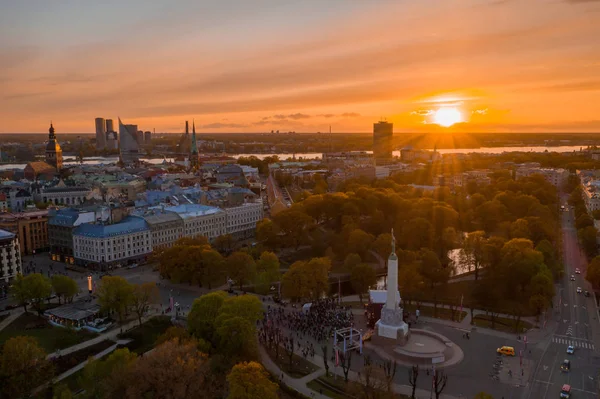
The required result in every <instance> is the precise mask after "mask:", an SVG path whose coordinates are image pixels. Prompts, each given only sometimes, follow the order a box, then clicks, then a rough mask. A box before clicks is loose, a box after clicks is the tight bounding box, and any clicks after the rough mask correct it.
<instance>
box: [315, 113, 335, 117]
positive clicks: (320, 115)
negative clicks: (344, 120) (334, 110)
mask: <svg viewBox="0 0 600 399" xmlns="http://www.w3.org/2000/svg"><path fill="white" fill-rule="evenodd" d="M317 116H318V117H321V118H333V117H335V114H319V115H317Z"/></svg>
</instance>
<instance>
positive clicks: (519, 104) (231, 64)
mask: <svg viewBox="0 0 600 399" xmlns="http://www.w3.org/2000/svg"><path fill="white" fill-rule="evenodd" d="M599 11H600V2H597V1H582V0H555V1H538V2H517V1H511V0H493V1H492V0H490V1H465V2H460V3H459V2H455V1H436V0H430V1H423V2H418V3H416V2H415V4H413V3H410V4H406V3H400V2H398V3H396V2H384V1H380V2H368V3H367V2H356V3H348V2H344V1H337V0H335V1H329V2H327V4H322V3H317V2H313V1H307V2H303V3H296V2H291V1H278V2H274V1H266V0H265V1H255V2H251V3H243V2H235V1H224V2H205V1H204V2H192V1H182V2H179V3H178V7H177V8H176V9H174V8H169V7H168V6H165V5H164V4H163V3H162V2H158V1H143V2H142V1H129V2H127V4H126V5H117V4H116V3H110V2H108V3H105V4H75V5H73V4H71V3H68V2H53V3H46V2H41V1H38V2H37V7H31V3H28V4H21V3H9V4H7V5H3V13H2V15H0V33H1V34H0V50H1V51H0V54H1V55H0V60H1V61H2V62H1V63H0V72H1V73H0V76H2V77H1V78H0V81H1V82H2V84H3V89H4V90H3V93H2V94H1V95H0V117H2V120H3V124H2V126H0V133H21V132H23V133H29V132H36V133H41V132H44V131H45V130H46V129H47V126H48V123H49V121H50V120H53V121H54V122H55V123H56V124H57V125H59V126H60V134H61V135H62V134H68V133H93V132H94V118H96V117H97V116H99V115H105V116H106V117H109V118H113V119H117V118H118V117H121V118H122V119H123V120H127V121H131V123H135V124H137V125H139V126H141V127H143V129H144V130H152V129H153V128H156V130H157V131H158V132H173V133H181V132H183V131H184V126H183V123H184V121H185V120H192V119H195V121H196V129H197V132H198V133H203V132H211V133H212V132H224V133H225V132H227V133H236V132H240V133H242V132H249V133H250V132H265V131H271V130H279V131H282V132H285V131H297V132H316V131H321V132H326V131H328V129H329V126H330V125H331V126H332V130H333V131H334V132H346V133H352V132H364V133H367V132H369V131H370V130H371V127H372V124H373V123H374V122H376V121H377V120H379V119H380V117H382V116H384V117H385V118H386V119H387V120H388V121H389V122H392V123H393V124H394V132H395V133H402V132H420V131H423V132H445V131H449V132H457V131H458V132H562V131H568V132H598V131H600V117H599V116H598V115H597V104H598V99H599V98H600V52H599V51H598V49H599V45H598V43H597V37H600V26H599V25H598V24H596V23H595V22H594V21H595V19H597V17H596V16H597V15H600V14H598V12H599ZM292 16H293V18H292Z"/></svg>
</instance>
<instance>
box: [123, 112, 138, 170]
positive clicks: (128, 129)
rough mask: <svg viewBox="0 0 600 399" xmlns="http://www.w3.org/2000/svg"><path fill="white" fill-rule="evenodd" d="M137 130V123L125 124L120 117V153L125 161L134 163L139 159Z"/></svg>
mask: <svg viewBox="0 0 600 399" xmlns="http://www.w3.org/2000/svg"><path fill="white" fill-rule="evenodd" d="M137 131H138V128H137V125H124V124H123V122H121V118H119V137H120V139H121V141H120V143H119V145H120V151H121V152H120V153H121V159H122V160H123V162H125V163H133V162H135V161H137V160H138V159H139V149H140V146H139V143H138V139H137Z"/></svg>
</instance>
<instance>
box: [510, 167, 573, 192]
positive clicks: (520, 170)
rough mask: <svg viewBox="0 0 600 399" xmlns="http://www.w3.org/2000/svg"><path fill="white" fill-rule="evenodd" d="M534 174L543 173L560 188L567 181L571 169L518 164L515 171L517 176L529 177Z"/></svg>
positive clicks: (548, 180) (547, 179)
mask: <svg viewBox="0 0 600 399" xmlns="http://www.w3.org/2000/svg"><path fill="white" fill-rule="evenodd" d="M532 175H542V176H544V179H546V181H547V182H549V183H552V184H553V185H554V186H556V187H558V188H560V187H562V186H563V185H564V184H566V183H567V179H568V178H569V171H568V170H566V169H562V168H557V169H555V168H540V167H530V166H518V167H517V171H516V172H515V178H517V179H519V178H522V177H528V176H532Z"/></svg>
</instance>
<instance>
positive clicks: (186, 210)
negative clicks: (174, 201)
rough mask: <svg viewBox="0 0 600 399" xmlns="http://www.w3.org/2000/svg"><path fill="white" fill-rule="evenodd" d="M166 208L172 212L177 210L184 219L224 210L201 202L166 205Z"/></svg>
mask: <svg viewBox="0 0 600 399" xmlns="http://www.w3.org/2000/svg"><path fill="white" fill-rule="evenodd" d="M165 210H167V211H171V212H177V213H178V214H179V216H181V218H183V219H187V218H191V217H198V216H206V215H214V214H217V213H220V212H223V211H222V210H221V209H219V208H216V207H214V206H206V205H200V204H184V205H177V206H170V207H166V208H165Z"/></svg>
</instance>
